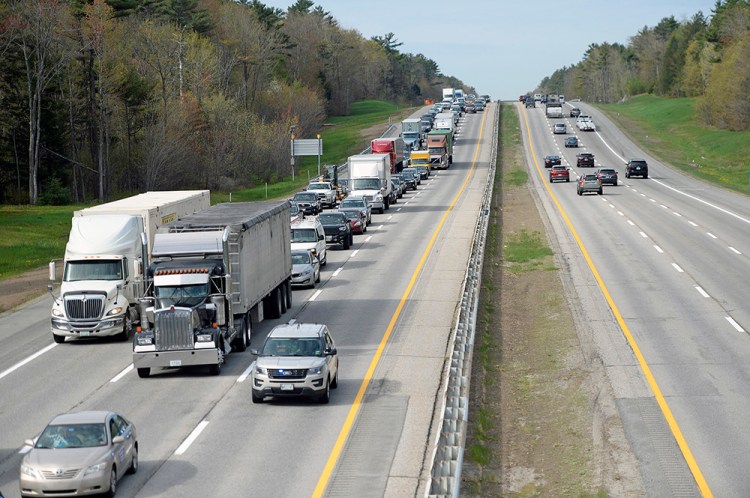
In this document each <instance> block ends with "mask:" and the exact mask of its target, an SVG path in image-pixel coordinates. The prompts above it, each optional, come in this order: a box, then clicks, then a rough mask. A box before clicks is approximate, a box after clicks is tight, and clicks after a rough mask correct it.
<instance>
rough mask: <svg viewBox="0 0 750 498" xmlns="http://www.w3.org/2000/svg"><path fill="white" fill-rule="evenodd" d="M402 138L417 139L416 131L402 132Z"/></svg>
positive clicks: (417, 133)
mask: <svg viewBox="0 0 750 498" xmlns="http://www.w3.org/2000/svg"><path fill="white" fill-rule="evenodd" d="M404 138H419V132H418V131H406V132H404Z"/></svg>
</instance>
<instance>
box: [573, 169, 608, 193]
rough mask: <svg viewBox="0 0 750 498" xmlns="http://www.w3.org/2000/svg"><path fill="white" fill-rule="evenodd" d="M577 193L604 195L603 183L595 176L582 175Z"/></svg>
mask: <svg viewBox="0 0 750 498" xmlns="http://www.w3.org/2000/svg"><path fill="white" fill-rule="evenodd" d="M576 192H577V193H578V195H583V194H585V193H587V192H594V193H595V194H599V195H603V194H604V191H603V189H602V181H601V180H600V179H599V178H598V177H597V176H596V175H594V174H589V175H581V178H579V179H578V186H577V187H576Z"/></svg>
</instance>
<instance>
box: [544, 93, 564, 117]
mask: <svg viewBox="0 0 750 498" xmlns="http://www.w3.org/2000/svg"><path fill="white" fill-rule="evenodd" d="M555 97H557V96H555ZM545 114H546V115H547V117H548V118H561V117H563V108H562V104H561V103H560V102H549V101H548V102H547V103H546V104H545Z"/></svg>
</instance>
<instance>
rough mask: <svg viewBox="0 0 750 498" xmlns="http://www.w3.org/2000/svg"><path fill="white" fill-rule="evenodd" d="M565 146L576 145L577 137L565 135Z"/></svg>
mask: <svg viewBox="0 0 750 498" xmlns="http://www.w3.org/2000/svg"><path fill="white" fill-rule="evenodd" d="M565 147H578V137H567V138H566V139H565Z"/></svg>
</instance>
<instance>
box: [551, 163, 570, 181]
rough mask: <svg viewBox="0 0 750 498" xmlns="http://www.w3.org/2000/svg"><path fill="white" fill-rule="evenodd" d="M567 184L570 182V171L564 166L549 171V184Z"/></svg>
mask: <svg viewBox="0 0 750 498" xmlns="http://www.w3.org/2000/svg"><path fill="white" fill-rule="evenodd" d="M562 181H565V182H569V181H570V171H569V170H568V168H567V167H566V166H552V169H551V170H549V182H550V183H554V182H562Z"/></svg>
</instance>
